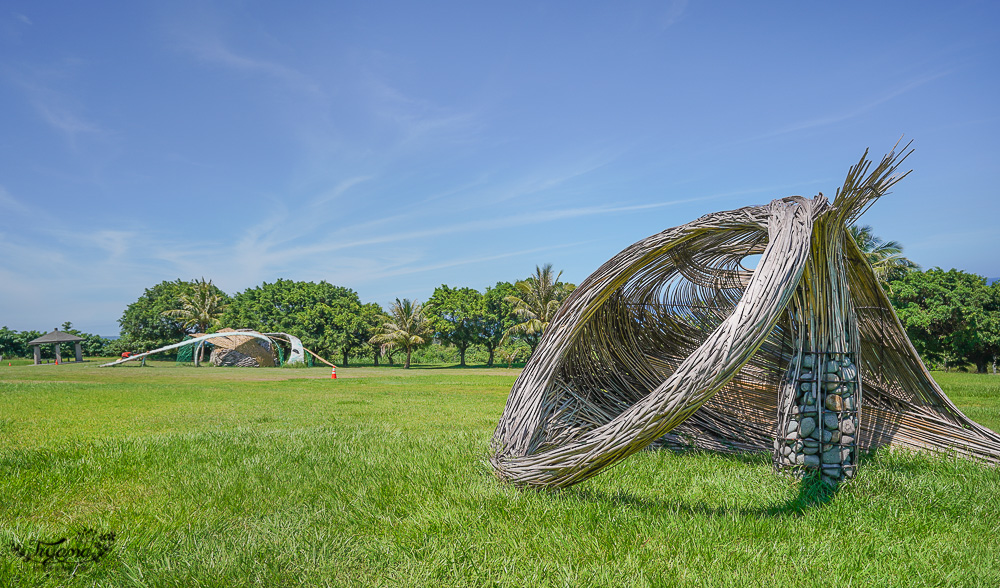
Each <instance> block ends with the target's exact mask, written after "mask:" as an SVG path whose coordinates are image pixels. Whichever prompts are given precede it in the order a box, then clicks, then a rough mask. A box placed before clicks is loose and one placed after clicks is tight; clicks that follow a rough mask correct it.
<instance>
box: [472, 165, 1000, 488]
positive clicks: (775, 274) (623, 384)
mask: <svg viewBox="0 0 1000 588" xmlns="http://www.w3.org/2000/svg"><path fill="white" fill-rule="evenodd" d="M867 156H868V153H867V151H866V152H865V155H864V156H863V157H862V158H861V161H860V162H859V163H858V164H857V165H855V166H853V167H852V168H851V169H850V171H849V172H848V174H847V179H846V180H845V183H844V185H843V187H842V188H841V189H839V190H838V191H837V194H836V197H835V198H834V200H833V202H832V203H830V202H828V201H827V199H826V198H824V197H823V195H822V194H819V195H818V196H816V197H815V198H812V199H807V198H803V197H800V196H793V197H789V198H784V199H780V200H775V201H773V202H771V203H770V204H768V205H765V206H751V207H746V208H741V209H738V210H733V211H728V212H719V213H715V214H709V215H706V216H703V217H702V218H699V219H698V220H695V221H694V222H691V223H688V224H686V225H683V226H680V227H675V228H673V229H668V230H666V231H663V232H662V233H659V234H657V235H653V236H651V237H649V238H647V239H644V240H642V241H639V242H637V243H635V244H634V245H632V246H630V247H628V248H627V249H625V250H624V251H622V252H621V253H619V254H618V255H616V256H615V257H613V258H612V259H611V260H609V261H608V262H607V263H605V264H604V265H603V266H601V267H600V268H599V269H598V270H597V271H596V272H594V273H593V274H592V275H591V276H590V277H588V278H587V279H586V280H585V281H584V282H583V283H582V284H581V285H580V287H578V288H577V289H576V291H575V292H573V294H572V295H570V297H569V298H567V299H566V301H565V302H564V303H563V305H562V307H561V308H560V310H559V312H558V313H557V315H556V317H555V318H554V320H553V321H552V323H551V324H550V325H549V328H548V330H547V331H546V333H545V335H544V337H543V339H542V342H541V344H540V345H539V346H538V348H537V349H536V351H535V353H534V354H533V355H532V358H531V360H530V362H529V363H528V365H527V366H526V367H525V369H524V371H523V372H522V373H521V376H520V377H519V378H518V380H517V382H516V383H515V384H514V387H513V389H512V390H511V394H510V397H509V398H508V400H507V405H506V407H505V409H504V412H503V416H502V417H501V419H500V423H499V426H498V427H497V430H496V433H495V434H494V437H493V451H494V455H493V457H492V458H491V462H492V464H493V466H494V468H495V469H496V472H497V476H498V477H499V478H500V479H501V480H503V481H505V482H509V483H512V484H517V485H527V486H542V487H563V486H569V485H572V484H575V483H578V482H581V481H583V480H586V479H587V478H589V477H591V476H593V475H595V474H597V473H598V472H599V471H601V470H602V469H603V468H605V467H608V466H610V465H612V464H614V463H617V462H619V461H621V460H623V459H624V458H626V457H628V456H629V455H631V454H633V453H635V452H637V451H640V450H642V449H644V448H646V447H649V446H650V445H653V444H666V445H670V446H680V447H697V448H703V449H710V450H718V451H727V452H743V451H771V452H773V459H774V464H775V467H776V468H777V469H779V470H789V471H793V472H797V473H803V472H808V471H814V472H818V473H820V474H821V475H822V476H823V479H824V480H826V481H827V482H828V483H831V484H836V483H837V482H838V481H839V480H841V479H843V478H847V477H850V476H852V475H853V474H854V471H855V467H856V464H857V457H858V454H859V452H864V451H868V450H871V449H873V448H876V447H879V446H882V445H892V446H899V447H907V448H912V449H927V450H952V451H955V452H957V453H959V454H961V455H965V456H969V457H974V458H979V459H982V460H986V461H988V462H993V463H997V462H1000V435H997V434H996V433H994V432H993V431H990V430H989V429H986V428H985V427H982V426H981V425H978V424H976V423H975V422H973V421H971V420H969V419H968V418H966V417H965V415H963V414H962V413H961V412H960V411H959V410H958V409H957V408H956V407H955V406H954V405H953V404H952V403H951V401H950V400H949V399H948V398H947V397H946V396H945V395H944V393H943V392H942V391H941V389H940V388H939V387H938V386H937V384H936V383H935V382H934V380H933V379H932V378H931V377H930V374H929V373H928V372H927V370H926V369H925V367H924V366H923V363H922V362H921V361H920V358H919V356H918V355H917V353H916V351H915V350H914V348H913V346H912V344H911V343H910V341H909V339H908V338H907V336H906V332H905V330H904V329H903V327H902V325H901V324H900V322H899V320H898V318H897V317H896V315H895V313H894V311H893V309H892V306H891V305H890V303H889V300H888V298H887V297H886V295H885V293H884V292H883V291H882V288H881V287H880V285H879V283H878V281H877V279H876V278H875V276H874V274H873V273H872V270H871V266H870V265H868V263H867V261H866V260H865V258H864V256H863V255H862V253H861V251H860V250H859V249H858V246H857V244H856V243H855V242H854V240H853V238H851V237H850V233H849V232H848V231H847V227H848V226H850V225H851V224H853V223H854V222H855V221H856V220H857V218H858V217H859V216H860V215H861V214H862V213H863V212H864V210H866V209H867V207H868V206H870V205H871V204H872V203H873V202H874V201H875V200H877V199H878V198H879V197H881V196H882V195H884V194H886V193H887V191H888V190H889V188H890V187H891V186H892V185H893V184H895V183H896V182H897V181H899V180H900V179H902V177H904V176H905V175H906V174H903V175H894V174H895V172H896V170H897V168H898V166H899V165H900V163H901V162H902V161H903V159H905V155H904V154H902V153H899V154H897V153H896V151H895V149H894V150H893V152H891V153H890V154H889V155H886V156H885V157H884V158H883V159H882V160H881V162H880V163H879V164H878V165H875V166H874V168H873V167H872V165H873V164H872V162H870V161H868V159H867ZM756 255H759V256H760V258H759V261H758V263H757V265H756V268H755V269H753V270H750V269H747V268H746V267H744V266H743V265H742V264H743V263H744V262H745V261H744V260H747V259H748V257H750V256H756ZM862 398H863V402H862Z"/></svg>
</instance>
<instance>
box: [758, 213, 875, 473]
mask: <svg viewBox="0 0 1000 588" xmlns="http://www.w3.org/2000/svg"><path fill="white" fill-rule="evenodd" d="M845 238H847V237H846V234H845V231H844V230H843V228H842V227H841V228H839V229H838V226H837V225H836V223H835V222H830V221H827V222H819V221H817V223H816V224H815V225H814V227H813V244H812V248H811V249H812V250H811V253H810V259H809V262H808V263H807V266H806V271H805V272H804V275H803V279H802V281H801V282H800V285H799V289H798V291H796V294H795V298H794V299H793V300H792V302H791V304H790V305H789V307H788V329H789V334H790V335H791V343H792V350H791V351H792V354H791V361H790V364H789V366H788V371H787V372H786V373H785V377H784V379H783V380H782V382H781V387H780V388H779V393H778V430H777V431H776V432H775V440H774V465H775V468H777V469H779V470H792V471H794V472H796V473H800V474H801V473H808V472H810V471H812V472H818V473H819V474H821V475H822V479H823V480H824V481H825V482H827V483H829V484H832V485H835V484H837V483H838V482H839V481H840V480H843V479H844V478H850V477H853V476H854V473H855V469H856V467H857V457H858V442H857V439H858V428H859V423H860V420H859V416H860V410H861V373H860V370H859V369H858V367H857V360H858V357H859V355H860V347H859V343H858V342H859V334H858V321H857V315H856V314H855V311H854V305H853V303H852V302H851V297H850V292H849V290H848V288H847V272H846V269H845V267H844V256H843V253H842V239H845Z"/></svg>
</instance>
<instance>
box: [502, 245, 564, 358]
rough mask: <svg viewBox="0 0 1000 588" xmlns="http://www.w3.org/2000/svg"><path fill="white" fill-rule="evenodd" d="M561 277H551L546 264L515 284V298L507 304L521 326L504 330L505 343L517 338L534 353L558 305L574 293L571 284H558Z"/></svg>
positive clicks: (549, 267)
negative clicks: (516, 292)
mask: <svg viewBox="0 0 1000 588" xmlns="http://www.w3.org/2000/svg"><path fill="white" fill-rule="evenodd" d="M560 277H562V272H559V273H558V274H553V271H552V264H551V263H548V264H545V265H544V266H542V267H538V266H535V275H533V276H531V277H529V278H527V279H525V280H521V281H519V282H517V283H516V284H514V287H515V288H517V291H518V294H517V295H516V296H508V297H507V300H508V301H509V302H510V303H511V304H512V305H513V307H514V316H516V317H517V318H518V320H519V321H520V322H518V323H517V324H515V325H514V326H512V327H510V328H509V329H507V331H506V333H505V335H506V339H509V338H510V337H513V336H520V337H521V338H522V339H523V340H524V341H525V342H526V343H528V345H529V346H530V347H531V352H532V353H534V352H535V348H536V347H538V343H539V341H541V338H542V334H543V333H544V332H545V329H546V328H548V326H549V323H550V322H551V321H552V318H553V317H554V316H555V314H556V311H557V310H559V305H560V304H562V301H563V300H564V299H565V298H566V297H567V296H569V294H570V293H571V292H573V290H574V289H576V286H575V285H573V284H567V283H563V282H560V281H559V278H560Z"/></svg>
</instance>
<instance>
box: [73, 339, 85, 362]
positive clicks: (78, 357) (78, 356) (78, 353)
mask: <svg viewBox="0 0 1000 588" xmlns="http://www.w3.org/2000/svg"><path fill="white" fill-rule="evenodd" d="M73 351H74V352H75V353H76V360H77V361H83V348H82V347H80V342H79V341H77V342H76V344H75V345H74V346H73Z"/></svg>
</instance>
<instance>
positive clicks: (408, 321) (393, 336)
mask: <svg viewBox="0 0 1000 588" xmlns="http://www.w3.org/2000/svg"><path fill="white" fill-rule="evenodd" d="M432 333H433V330H432V329H431V325H430V322H429V321H428V320H427V317H426V316H425V314H424V309H423V307H422V306H421V305H420V303H419V302H416V301H410V300H409V299H408V298H404V299H403V300H400V299H399V298H397V299H396V302H394V303H393V305H392V306H391V307H390V308H389V317H388V320H386V321H385V322H384V323H383V324H382V326H381V327H380V328H379V329H378V332H377V333H376V334H375V336H373V337H372V338H371V341H372V343H378V344H380V345H382V347H383V348H386V349H389V350H392V349H403V350H405V351H406V363H405V364H404V365H403V367H404V368H406V369H409V367H410V358H411V357H412V355H413V350H414V349H416V348H418V347H420V346H421V345H424V344H426V343H427V339H428V337H430V336H431V334H432Z"/></svg>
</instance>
